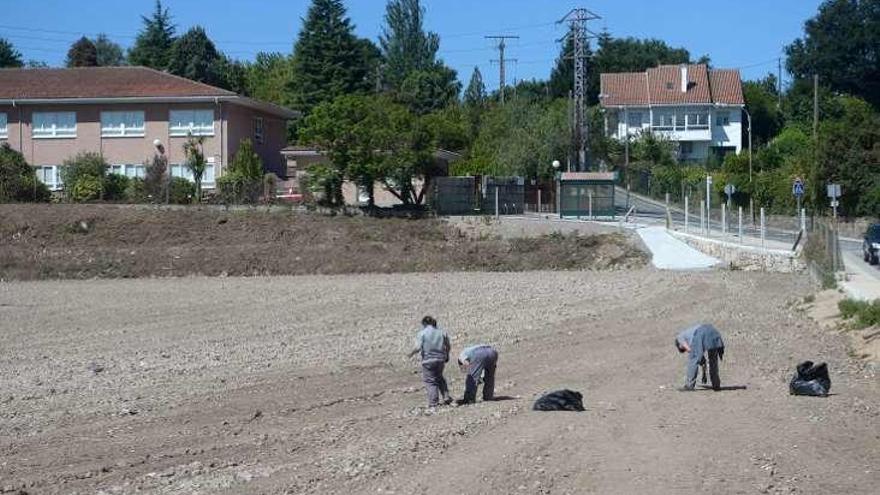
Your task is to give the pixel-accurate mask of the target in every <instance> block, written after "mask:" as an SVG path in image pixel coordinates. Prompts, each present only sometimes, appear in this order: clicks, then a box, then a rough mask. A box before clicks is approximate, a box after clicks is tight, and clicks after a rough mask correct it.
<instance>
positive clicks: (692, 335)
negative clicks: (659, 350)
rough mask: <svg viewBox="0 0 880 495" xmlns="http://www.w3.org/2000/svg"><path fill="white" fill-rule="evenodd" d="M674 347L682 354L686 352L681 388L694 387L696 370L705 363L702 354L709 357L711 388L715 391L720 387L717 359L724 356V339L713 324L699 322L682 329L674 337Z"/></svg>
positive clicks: (690, 388) (689, 388) (691, 388)
mask: <svg viewBox="0 0 880 495" xmlns="http://www.w3.org/2000/svg"><path fill="white" fill-rule="evenodd" d="M675 348H676V349H678V352H680V353H682V354H684V353H688V356H687V358H688V364H687V371H686V373H685V385H684V388H682V390H685V391H687V390H693V389H694V386H695V385H696V383H697V371H698V369H699V367H700V365H701V364H704V363H705V359H706V358H705V357H704V354H705V355H706V356H708V358H709V377H710V379H711V380H712V389H713V390H716V391H717V390H719V389H720V388H721V377H720V376H719V375H718V360H719V359H723V358H724V341H723V340H722V339H721V334H720V333H719V332H718V330H717V329H716V328H715V327H714V326H712V325H710V324H708V323H700V324H698V325H694V326H692V327H690V328H687V329H685V330H683V331H682V332H681V333H679V334H678V336H677V337H675ZM704 383H705V376H704Z"/></svg>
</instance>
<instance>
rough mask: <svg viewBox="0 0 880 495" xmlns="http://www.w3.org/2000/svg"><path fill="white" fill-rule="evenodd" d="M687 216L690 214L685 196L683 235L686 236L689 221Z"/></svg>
mask: <svg viewBox="0 0 880 495" xmlns="http://www.w3.org/2000/svg"><path fill="white" fill-rule="evenodd" d="M689 214H690V212H689V211H688V197H687V196H685V197H684V233H685V234H687V232H688V220H689V219H688V215H689Z"/></svg>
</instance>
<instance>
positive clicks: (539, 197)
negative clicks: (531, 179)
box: [538, 188, 541, 213]
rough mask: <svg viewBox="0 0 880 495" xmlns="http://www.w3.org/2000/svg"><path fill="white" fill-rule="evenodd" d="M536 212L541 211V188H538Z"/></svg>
mask: <svg viewBox="0 0 880 495" xmlns="http://www.w3.org/2000/svg"><path fill="white" fill-rule="evenodd" d="M538 213H541V189H540V188H539V189H538Z"/></svg>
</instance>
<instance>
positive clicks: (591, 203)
mask: <svg viewBox="0 0 880 495" xmlns="http://www.w3.org/2000/svg"><path fill="white" fill-rule="evenodd" d="M587 197H588V199H589V202H590V205H589V208H590V210H589V212H588V213H589V214H590V220H592V219H593V190H592V189H590V190H589V191H587Z"/></svg>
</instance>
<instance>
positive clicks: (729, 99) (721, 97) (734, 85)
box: [709, 69, 746, 105]
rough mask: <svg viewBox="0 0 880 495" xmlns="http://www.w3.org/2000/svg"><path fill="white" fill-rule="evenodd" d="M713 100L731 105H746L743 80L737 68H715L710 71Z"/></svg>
mask: <svg viewBox="0 0 880 495" xmlns="http://www.w3.org/2000/svg"><path fill="white" fill-rule="evenodd" d="M709 86H710V87H711V88H712V101H714V102H715V103H726V104H729V105H744V104H745V102H746V100H745V98H743V90H742V82H741V81H740V78H739V71H738V70H737V69H713V70H710V71H709Z"/></svg>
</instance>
